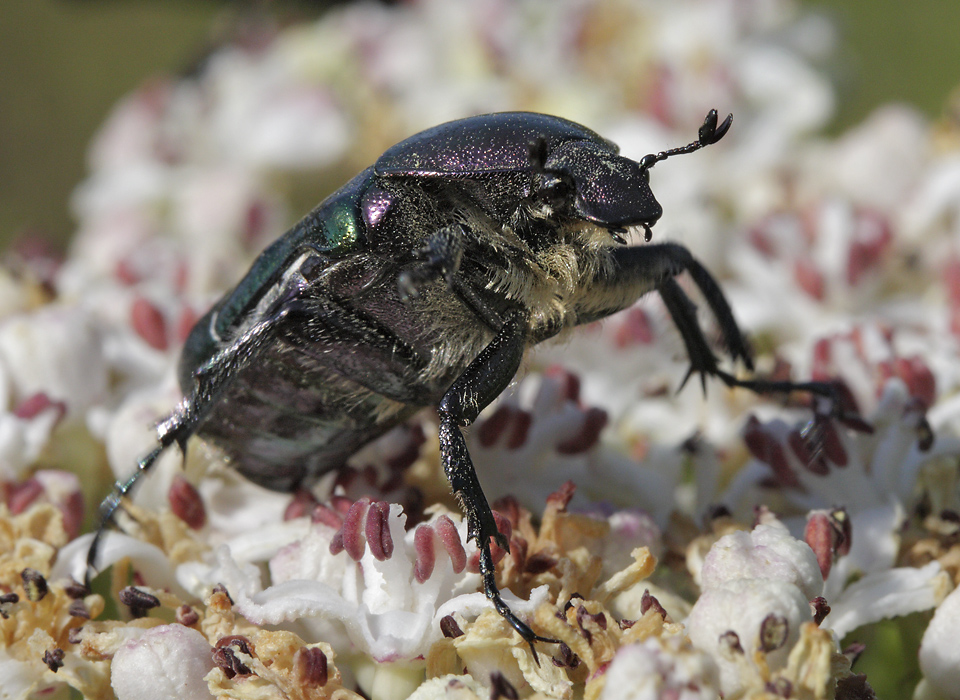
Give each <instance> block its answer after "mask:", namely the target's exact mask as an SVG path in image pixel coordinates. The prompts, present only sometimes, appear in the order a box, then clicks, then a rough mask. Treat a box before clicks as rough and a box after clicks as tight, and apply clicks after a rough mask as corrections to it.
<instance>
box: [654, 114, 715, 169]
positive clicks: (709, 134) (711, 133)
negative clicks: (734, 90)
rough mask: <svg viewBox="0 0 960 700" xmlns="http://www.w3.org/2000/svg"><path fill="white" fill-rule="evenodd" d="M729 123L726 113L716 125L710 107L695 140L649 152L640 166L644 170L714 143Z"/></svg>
mask: <svg viewBox="0 0 960 700" xmlns="http://www.w3.org/2000/svg"><path fill="white" fill-rule="evenodd" d="M731 124H733V115H732V114H728V115H727V118H726V119H724V120H723V123H721V124H719V125H718V124H717V110H715V109H711V110H710V111H709V112H708V113H707V116H706V118H705V119H704V120H703V124H702V125H701V126H700V131H699V133H698V134H697V140H696V141H693V142H692V143H688V144H687V145H686V146H680V147H679V148H671V149H670V150H668V151H660V152H659V153H657V154H656V155H654V154H652V153H651V154H650V155H647V156H644V157H643V158H642V159H641V160H640V167H641V168H643V169H644V170H649V169H650V168H652V167H653V166H654V165H656V164H657V163H659V162H660V161H662V160H666V159H667V158H670V157H672V156H679V155H685V154H687V153H693V152H694V151H699V150H700V149H701V148H703V147H704V146H709V145H711V144H714V143H716V142H717V141H719V140H720V139H722V138H723V137H724V135H725V134H726V133H727V132H728V131H729V130H730V125H731Z"/></svg>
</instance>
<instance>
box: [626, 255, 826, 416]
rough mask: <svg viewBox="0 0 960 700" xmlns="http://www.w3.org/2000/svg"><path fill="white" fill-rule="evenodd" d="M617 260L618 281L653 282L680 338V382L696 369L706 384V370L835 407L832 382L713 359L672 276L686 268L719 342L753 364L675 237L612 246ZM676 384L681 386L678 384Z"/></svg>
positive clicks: (731, 381) (726, 309)
mask: <svg viewBox="0 0 960 700" xmlns="http://www.w3.org/2000/svg"><path fill="white" fill-rule="evenodd" d="M614 259H615V260H616V262H617V277H616V280H617V282H618V283H620V284H624V285H631V284H633V285H638V284H642V283H644V282H645V283H646V284H647V285H648V286H652V287H654V288H656V290H657V291H658V292H659V293H660V296H661V298H662V299H663V302H664V305H665V306H666V307H667V311H668V312H669V313H670V317H671V318H672V319H673V322H674V324H675V325H676V326H677V330H678V331H679V332H680V337H681V338H682V339H683V343H684V346H685V347H686V349H687V355H688V357H689V358H690V370H689V371H688V372H687V375H686V377H684V379H683V384H686V382H687V380H688V379H689V378H690V376H691V375H692V374H693V373H694V372H699V373H700V376H701V383H702V385H703V386H704V390H705V389H706V375H708V374H709V375H712V376H714V377H717V378H718V379H720V381H722V382H723V383H724V384H726V385H727V386H729V387H741V388H743V389H747V390H749V391H753V392H754V393H756V394H770V393H790V392H792V391H805V392H809V393H811V394H816V395H819V396H825V397H826V398H828V399H831V400H832V401H833V402H834V404H835V405H836V406H838V409H837V410H839V403H838V401H839V399H838V395H837V390H836V387H835V386H833V385H832V384H830V383H828V382H791V381H770V380H765V379H738V378H737V377H735V376H734V375H732V374H730V373H729V372H725V371H724V370H722V369H720V367H719V366H718V365H717V359H716V356H715V355H714V354H713V351H712V350H710V347H709V345H708V344H707V340H706V338H705V337H704V334H703V330H702V329H701V328H700V325H699V323H698V321H697V316H696V306H695V305H694V303H693V302H692V301H691V300H690V297H688V296H687V294H686V293H685V292H684V291H683V289H682V288H681V287H680V285H679V284H677V282H676V280H675V279H674V277H675V276H676V275H679V274H680V273H681V272H687V273H689V274H690V276H691V277H692V278H693V281H694V283H696V285H697V287H699V288H700V291H701V292H702V293H703V296H704V298H705V299H706V302H707V305H708V306H709V307H710V310H711V311H712V312H713V315H714V316H715V317H716V319H717V322H718V323H719V324H720V331H721V333H722V335H723V341H724V344H725V345H726V347H727V350H728V352H729V354H730V357H731V358H732V359H734V360H737V359H740V360H742V361H743V363H744V365H745V366H746V367H747V369H749V370H753V359H752V357H751V354H750V350H749V346H748V344H747V341H746V339H745V338H744V336H743V332H742V331H741V330H740V327H739V326H738V325H737V322H736V319H735V318H734V317H733V311H732V310H731V309H730V304H729V303H728V302H727V298H726V297H725V296H724V295H723V291H722V290H721V289H720V285H719V284H717V281H716V280H715V279H714V278H713V276H712V275H711V274H710V273H709V272H708V271H707V269H706V268H705V267H703V265H701V264H700V262H699V261H697V260H696V259H695V258H694V257H693V256H692V255H691V254H690V252H689V251H688V250H687V249H686V248H684V247H683V246H681V245H678V244H676V243H661V244H657V245H646V246H633V247H629V248H618V249H616V250H615V251H614ZM683 384H681V387H682V386H683Z"/></svg>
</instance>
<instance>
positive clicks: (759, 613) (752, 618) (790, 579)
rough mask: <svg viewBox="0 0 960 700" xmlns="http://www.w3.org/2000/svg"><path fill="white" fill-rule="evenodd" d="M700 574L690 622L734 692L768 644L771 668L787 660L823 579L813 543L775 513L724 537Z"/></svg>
mask: <svg viewBox="0 0 960 700" xmlns="http://www.w3.org/2000/svg"><path fill="white" fill-rule="evenodd" d="M700 579H701V591H702V592H701V594H700V597H699V598H698V599H697V602H696V603H695V604H694V606H693V609H692V610H691V611H690V615H689V617H688V618H687V620H686V622H685V625H686V627H687V632H688V634H689V635H690V639H691V641H692V642H693V643H694V645H695V646H696V647H697V648H699V649H701V650H703V651H704V652H706V653H707V654H709V655H711V656H712V657H713V659H714V661H715V662H716V664H717V666H718V667H719V669H720V688H721V690H722V691H723V692H724V694H727V695H730V694H735V693H736V692H738V691H740V690H742V689H743V688H744V687H745V684H748V683H749V679H748V678H747V677H745V676H744V669H745V668H749V667H753V666H754V664H755V663H756V662H755V660H754V654H755V652H756V651H763V652H766V658H767V663H768V665H769V667H770V669H771V670H777V669H779V668H782V667H783V666H784V665H785V664H786V661H787V657H788V656H789V654H790V650H791V648H792V647H793V645H794V644H795V643H796V642H797V640H798V639H799V638H800V625H801V624H802V623H803V622H807V621H809V620H811V618H812V614H811V609H810V601H811V600H813V598H814V597H816V595H818V594H819V591H820V589H821V588H822V586H823V578H822V577H821V576H820V569H819V567H818V566H817V560H816V557H815V556H814V554H813V551H812V550H811V549H810V547H808V546H807V545H806V544H804V543H803V542H800V541H798V540H795V539H793V538H792V537H791V536H790V533H789V531H788V530H787V528H786V527H784V526H783V525H782V524H781V523H779V522H777V521H776V520H770V521H769V522H766V523H763V524H760V525H758V526H757V527H756V528H754V530H753V531H752V532H749V533H747V532H737V533H733V534H730V535H726V536H724V537H721V538H720V539H719V540H718V541H717V542H716V543H715V544H714V545H713V547H711V548H710V552H709V553H708V554H707V556H706V558H705V559H704V562H703V568H702V570H701V574H700Z"/></svg>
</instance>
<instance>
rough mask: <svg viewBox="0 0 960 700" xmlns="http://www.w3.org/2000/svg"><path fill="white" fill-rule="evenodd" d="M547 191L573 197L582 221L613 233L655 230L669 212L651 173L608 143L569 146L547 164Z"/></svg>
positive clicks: (558, 149)
mask: <svg viewBox="0 0 960 700" xmlns="http://www.w3.org/2000/svg"><path fill="white" fill-rule="evenodd" d="M542 169H543V173H544V175H545V179H544V186H545V188H546V189H550V190H553V191H556V192H565V193H567V194H568V196H570V195H572V204H573V209H574V211H575V212H576V215H577V216H579V217H580V218H583V219H586V220H587V221H592V222H593V223H596V224H598V225H600V226H603V227H604V228H607V229H614V230H620V229H624V228H627V227H629V226H638V225H639V226H644V227H647V226H652V225H653V224H654V223H655V222H656V221H657V219H659V218H660V215H661V214H662V213H663V209H662V208H661V207H660V204H659V202H657V200H656V198H655V197H654V196H653V192H652V191H651V190H650V182H649V178H648V177H647V171H646V169H645V168H643V167H641V165H640V163H637V162H636V161H633V160H630V159H629V158H624V157H623V156H621V155H619V154H617V152H616V151H615V150H612V148H611V147H610V146H608V145H606V144H601V143H593V142H590V141H567V142H565V143H562V144H560V145H559V146H557V147H556V148H554V149H553V151H551V152H550V153H549V154H546V156H545V158H544V159H543V168H542Z"/></svg>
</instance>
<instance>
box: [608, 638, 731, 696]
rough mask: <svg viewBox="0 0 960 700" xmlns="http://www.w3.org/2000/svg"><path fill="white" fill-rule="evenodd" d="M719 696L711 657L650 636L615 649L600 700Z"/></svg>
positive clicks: (674, 639)
mask: <svg viewBox="0 0 960 700" xmlns="http://www.w3.org/2000/svg"><path fill="white" fill-rule="evenodd" d="M718 693H719V690H718V678H717V668H716V666H715V664H714V663H713V660H712V659H711V657H710V656H709V655H707V654H704V653H702V652H699V651H698V650H696V649H690V648H684V647H683V645H682V643H681V642H680V640H679V638H677V637H668V638H660V637H651V638H649V639H647V640H645V641H643V642H641V643H639V644H628V645H627V646H624V647H621V648H620V649H618V650H617V654H616V656H614V657H613V661H611V662H610V667H609V668H608V669H607V673H606V682H605V685H604V687H603V693H602V694H601V696H600V700H660V699H661V698H668V697H669V698H676V699H677V700H710V699H711V698H716V697H717V695H718Z"/></svg>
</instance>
